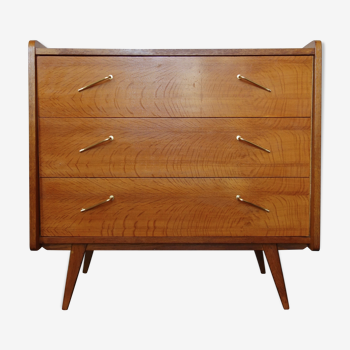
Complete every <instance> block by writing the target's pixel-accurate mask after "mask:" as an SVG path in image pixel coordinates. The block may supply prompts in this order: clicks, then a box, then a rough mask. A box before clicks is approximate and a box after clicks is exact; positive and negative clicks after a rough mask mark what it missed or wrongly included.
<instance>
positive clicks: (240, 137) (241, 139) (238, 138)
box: [236, 135, 271, 153]
mask: <svg viewBox="0 0 350 350" xmlns="http://www.w3.org/2000/svg"><path fill="white" fill-rule="evenodd" d="M236 139H237V140H238V141H244V142H248V143H250V144H251V145H253V146H255V147H258V148H260V149H262V150H263V151H265V152H268V153H271V151H270V150H269V149H267V148H264V147H261V146H259V145H257V144H256V143H253V142H250V141H248V140H246V139H244V138H243V137H242V136H239V135H238V136H237V137H236Z"/></svg>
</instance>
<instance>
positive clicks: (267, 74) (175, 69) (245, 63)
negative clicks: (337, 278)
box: [29, 41, 322, 309]
mask: <svg viewBox="0 0 350 350" xmlns="http://www.w3.org/2000/svg"><path fill="white" fill-rule="evenodd" d="M321 71H322V68H321V43H320V42H319V41H314V42H312V43H310V44H309V45H307V46H306V47H305V48H303V49H278V50H276V49H272V50H84V49H74V50H72V49H48V48H45V47H44V46H43V45H41V44H40V43H39V42H36V41H30V42H29V124H30V248H31V249H32V250H38V249H40V247H44V248H46V249H69V250H70V251H71V254H70V262H69V267H68V273H67V281H66V289H65V295H64V300H63V309H67V308H68V306H69V302H70V299H71V296H72V293H73V289H74V285H75V282H76V279H77V276H78V273H79V270H80V266H81V264H82V260H83V258H84V256H85V260H84V268H83V272H85V273H86V272H87V270H88V267H89V264H90V261H91V258H92V253H93V251H94V250H107V249H111V250H118V249H230V250H238V249H239V250H254V251H255V254H256V257H257V260H258V263H259V266H260V270H261V272H262V273H265V266H264V257H263V255H264V254H263V252H264V253H265V256H266V258H267V260H268V263H269V265H270V269H271V272H272V274H273V277H274V280H275V283H276V287H277V290H278V292H279V295H280V298H281V301H282V305H283V307H284V308H285V309H288V308H289V306H288V299H287V293H286V289H285V284H284V279H283V274H282V268H281V264H280V259H279V252H278V251H279V250H281V249H304V248H305V247H309V248H310V249H311V250H319V247H320V159H321V136H320V135H321Z"/></svg>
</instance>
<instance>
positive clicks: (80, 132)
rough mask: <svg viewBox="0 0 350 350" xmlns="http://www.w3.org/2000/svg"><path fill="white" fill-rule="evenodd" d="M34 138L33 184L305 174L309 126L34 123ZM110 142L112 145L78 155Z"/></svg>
mask: <svg viewBox="0 0 350 350" xmlns="http://www.w3.org/2000/svg"><path fill="white" fill-rule="evenodd" d="M39 134H40V138H39V156H40V176H41V177H309V174H310V119H309V118H249V119H248V118H187V119H186V118H161V119H152V118H145V119H140V118H129V119H128V118H41V119H40V121H39ZM110 135H113V136H114V140H113V141H111V142H108V143H104V144H101V145H99V146H97V147H95V148H93V149H90V150H88V151H85V152H83V153H79V150H80V149H81V148H83V147H86V146H88V145H90V144H93V143H95V142H98V141H100V140H103V139H105V138H107V137H108V136H110ZM237 135H240V136H242V137H243V138H245V139H247V140H250V141H252V142H255V143H257V144H258V145H261V146H263V147H265V148H268V149H269V150H271V153H267V152H265V151H262V150H260V149H258V148H256V147H254V146H251V145H250V144H248V143H245V142H242V141H237V139H236V136H237Z"/></svg>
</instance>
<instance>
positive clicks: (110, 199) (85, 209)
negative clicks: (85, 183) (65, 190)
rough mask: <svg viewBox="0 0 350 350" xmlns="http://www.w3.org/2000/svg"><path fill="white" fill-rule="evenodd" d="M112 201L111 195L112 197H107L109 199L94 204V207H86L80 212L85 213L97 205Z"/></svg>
mask: <svg viewBox="0 0 350 350" xmlns="http://www.w3.org/2000/svg"><path fill="white" fill-rule="evenodd" d="M113 199H114V196H113V195H112V196H109V198H108V199H106V200H105V201H103V202H101V203H97V204H95V205H92V206H91V207H88V208H83V209H81V210H80V211H81V212H83V211H87V210H90V209H93V208H96V207H97V206H99V205H101V204H103V203H107V202H110V201H112V200H113Z"/></svg>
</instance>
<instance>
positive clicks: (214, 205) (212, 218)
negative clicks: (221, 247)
mask: <svg viewBox="0 0 350 350" xmlns="http://www.w3.org/2000/svg"><path fill="white" fill-rule="evenodd" d="M40 183H41V203H42V207H41V208H42V209H41V234H42V236H67V237H69V236H96V237H97V236H106V237H107V236H130V237H133V236H134V237H145V236H168V237H169V236H179V237H181V236H182V237H183V236H186V237H189V236H308V234H309V220H308V217H309V209H310V207H309V181H308V179H307V178H265V179H258V178H252V179H249V178H242V179H229V178H221V179H219V178H178V179H176V178H166V179H162V178H156V179H144V178H143V179H130V178H129V179H117V178H115V179H105V178H90V179H81V178H71V179H63V178H62V179H55V178H53V179H50V178H45V179H41V182H40ZM110 195H113V196H114V197H115V199H114V200H113V201H110V202H108V203H105V204H102V205H100V206H98V207H96V208H94V209H92V210H89V211H86V212H80V210H81V209H82V208H87V207H90V206H92V205H95V204H97V203H99V202H101V201H104V200H106V199H107V198H109V196H110ZM236 195H240V196H241V197H242V198H243V199H245V200H246V201H249V202H252V203H254V204H257V205H259V206H262V207H264V208H267V209H269V210H270V212H269V213H268V212H265V211H263V210H261V209H259V208H256V207H254V206H252V205H249V204H247V203H243V202H240V201H238V200H237V199H236Z"/></svg>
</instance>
